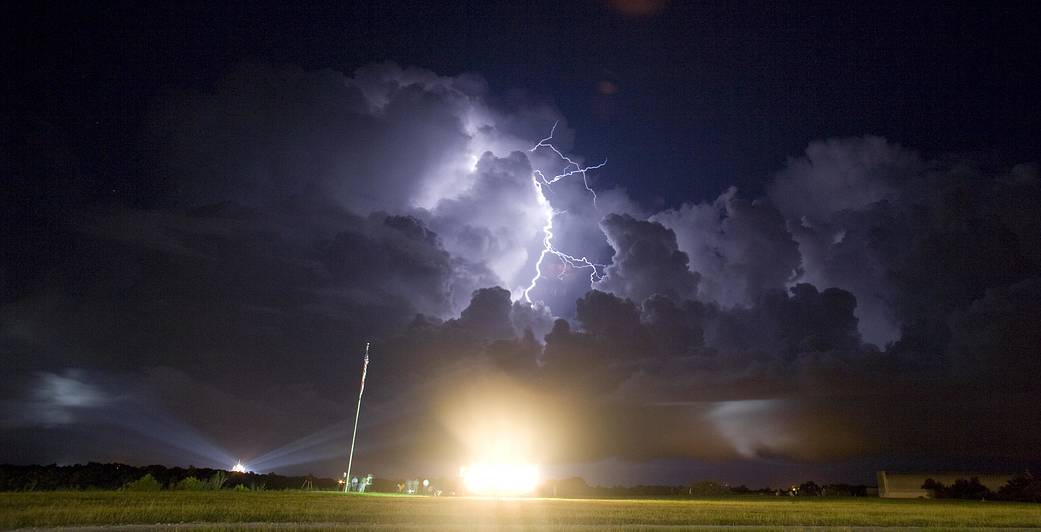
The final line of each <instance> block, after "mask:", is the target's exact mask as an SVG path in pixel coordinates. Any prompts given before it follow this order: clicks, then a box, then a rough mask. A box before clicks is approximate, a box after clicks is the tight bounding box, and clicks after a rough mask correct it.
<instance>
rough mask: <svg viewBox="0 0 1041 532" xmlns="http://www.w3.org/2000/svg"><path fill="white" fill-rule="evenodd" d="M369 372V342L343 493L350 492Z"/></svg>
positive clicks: (362, 368)
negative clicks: (366, 376)
mask: <svg viewBox="0 0 1041 532" xmlns="http://www.w3.org/2000/svg"><path fill="white" fill-rule="evenodd" d="M368 371H369V342H365V362H364V363H363V364H362V366H361V387H360V388H359V389H358V408H357V409H356V410H355V411H354V434H352V435H351V453H350V454H349V455H347V476H346V478H345V479H344V483H343V491H344V493H346V492H348V491H351V465H352V464H353V462H354V441H355V440H356V439H357V438H358V416H360V415H361V394H363V393H365V374H366V373H368Z"/></svg>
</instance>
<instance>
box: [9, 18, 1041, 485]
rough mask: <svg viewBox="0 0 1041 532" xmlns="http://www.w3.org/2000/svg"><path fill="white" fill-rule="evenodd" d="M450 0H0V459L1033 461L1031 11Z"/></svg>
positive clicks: (669, 468) (831, 471)
mask: <svg viewBox="0 0 1041 532" xmlns="http://www.w3.org/2000/svg"><path fill="white" fill-rule="evenodd" d="M440 4H441V3H439V2H382V3H377V4H371V5H365V4H363V3H361V2H339V3H329V4H320V3H308V4H307V5H305V6H303V7H301V6H296V5H294V6H286V5H279V4H272V3H267V2H258V3H255V4H254V3H238V2H234V3H224V4H222V5H214V4H212V3H205V4H204V3H199V4H189V3H179V4H178V5H167V6H150V5H147V4H146V3H120V2H106V3H102V4H100V5H93V4H90V3H79V4H67V3H47V2H39V3H32V4H31V5H30V3H17V2H6V3H4V4H3V7H2V12H0V16H2V18H3V20H4V21H5V22H4V26H5V27H4V31H3V32H2V34H3V36H2V37H0V39H2V40H0V42H2V46H3V54H2V55H3V71H4V78H5V79H4V92H5V98H4V104H3V105H4V107H5V111H4V113H3V115H2V117H0V140H2V147H0V172H2V174H0V179H2V182H3V187H2V188H3V192H2V196H0V200H2V202H3V203H2V209H0V210H2V211H3V214H0V222H2V223H3V229H2V235H3V242H2V246H0V251H2V254H0V258H2V264H0V290H2V292H0V305H2V306H0V357H2V360H3V364H2V367H3V369H2V371H3V372H4V374H5V375H4V378H3V383H2V384H0V449H2V451H0V462H6V461H11V462H55V461H57V462H76V461H87V460H123V461H129V462H135V463H140V462H160V461H166V462H169V463H178V464H185V463H189V462H192V461H195V463H197V464H199V465H202V462H203V461H208V462H207V463H206V464H205V465H211V463H212V465H226V464H223V463H221V462H222V461H226V460H227V459H228V458H229V457H241V458H243V459H246V460H249V459H254V461H255V462H257V467H258V468H266V469H275V470H279V471H290V472H291V471H310V472H315V473H318V474H321V475H329V476H332V475H336V474H337V472H338V471H339V470H338V469H337V468H339V467H341V466H340V465H339V464H340V455H341V454H342V446H343V443H344V440H343V438H344V434H345V429H344V426H343V422H344V420H346V419H347V418H348V417H349V416H348V414H347V413H346V412H347V411H348V410H349V409H350V405H349V403H350V401H345V400H344V397H345V396H349V395H350V394H351V393H353V391H349V393H346V394H345V393H344V392H343V388H342V387H343V383H344V382H349V383H351V384H350V386H349V387H348V388H349V390H353V386H354V384H353V383H354V382H355V381H356V379H357V373H358V371H359V370H358V368H357V367H356V366H357V360H355V359H354V358H353V355H352V356H351V357H345V352H346V353H353V352H354V351H355V349H354V346H359V345H362V344H363V342H364V341H365V340H367V339H372V340H373V341H374V344H375V353H376V354H375V360H376V361H377V362H376V363H375V365H374V367H373V370H372V371H373V373H372V375H371V378H372V379H373V383H374V384H373V389H372V391H371V393H372V403H371V405H372V406H371V408H372V410H371V411H367V412H366V414H368V415H369V416H371V417H370V418H369V419H368V421H367V423H368V424H367V425H365V426H366V427H367V429H366V430H368V431H369V432H368V434H370V437H369V438H368V439H367V440H366V439H364V438H363V442H365V444H364V445H363V447H362V448H361V455H360V457H359V459H360V461H361V464H362V466H363V467H369V468H372V469H374V470H376V471H378V472H379V471H386V472H388V473H387V474H392V475H405V474H413V471H416V470H417V469H419V470H437V468H439V467H446V466H445V464H451V463H455V462H453V460H455V461H458V460H459V459H460V458H459V456H460V452H462V451H460V448H466V447H467V446H471V445H474V444H473V440H474V438H476V436H474V433H475V432H480V430H478V429H476V428H474V426H472V423H471V421H467V419H471V418H478V419H479V418H481V417H482V416H485V417H494V416H493V414H492V413H489V412H476V413H475V412H471V411H470V410H469V409H470V408H471V405H472V404H474V403H475V402H477V403H480V402H482V401H486V398H482V397H484V396H482V395H481V394H482V393H485V394H487V395H488V396H491V397H495V398H496V400H495V401H487V402H489V405H488V406H487V408H488V409H490V411H492V412H493V413H494V412H495V411H496V410H495V409H496V408H499V409H501V410H502V411H512V412H515V413H516V415H517V416H518V417H520V418H523V419H526V420H528V424H527V425H525V424H524V423H522V422H520V421H518V422H517V425H518V426H520V427H521V428H520V429H517V430H530V431H531V433H532V434H535V435H537V436H532V437H538V438H545V439H546V441H545V442H544V443H545V444H544V445H543V446H541V447H542V449H540V451H539V452H540V453H542V454H543V455H544V456H542V458H543V459H544V461H545V462H546V463H547V464H552V466H551V467H553V468H559V469H558V470H559V471H561V474H564V473H571V472H579V473H581V474H583V475H586V476H587V477H589V478H591V479H594V480H598V481H603V482H610V483H636V482H655V481H658V480H660V481H662V482H666V481H667V482H685V481H688V480H692V479H694V478H701V477H713V476H714V477H719V478H723V479H724V480H730V481H734V482H750V483H765V482H776V483H782V482H789V481H799V480H804V479H805V478H804V477H806V478H809V477H811V476H812V477H816V478H819V479H821V480H857V481H863V480H867V479H870V472H871V471H872V470H873V469H874V468H878V467H908V468H914V467H925V468H928V467H935V468H957V467H979V468H990V469H995V468H997V469H1006V468H1015V467H1022V466H1023V465H1024V464H1029V463H1036V462H1037V461H1039V460H1041V456H1039V455H1038V454H1037V449H1038V448H1041V428H1039V427H1041V418H1039V417H1038V416H1039V415H1041V414H1039V413H1038V410H1037V409H1036V407H1034V406H1032V405H1036V404H1037V401H1041V386H1039V384H1038V381H1037V378H1036V375H1037V373H1036V372H1037V371H1039V370H1041V360H1039V358H1038V352H1039V347H1041V333H1039V328H1038V325H1037V324H1038V323H1041V316H1039V307H1038V301H1039V296H1041V277H1039V276H1038V275H1039V274H1038V272H1039V271H1041V227H1039V224H1038V222H1037V218H1038V217H1037V213H1036V210H1037V205H1038V201H1039V197H1041V196H1039V192H1038V190H1039V188H1038V187H1039V185H1038V166H1037V161H1038V160H1039V159H1038V153H1039V151H1041V133H1039V132H1041V128H1039V127H1038V126H1039V125H1041V124H1039V123H1038V122H1039V121H1038V104H1037V94H1038V93H1041V45H1039V44H1041V43H1039V38H1038V32H1037V21H1038V20H1041V6H1039V5H1038V4H1037V3H1013V2H1006V3H999V4H993V3H986V2H967V3H964V4H960V3H955V2H914V3H910V4H909V3H906V2H876V3H870V4H864V3H861V5H853V4H850V5H844V4H843V3H840V2H798V3H784V2H770V3H755V2H726V3H719V4H702V3H694V2H671V3H668V2H664V3H663V2H658V1H655V0H644V1H638V0H633V1H622V0H620V1H618V2H592V1H580V2H531V3H520V2H511V3H505V2H504V3H501V4H502V5H495V4H496V3H494V2H472V3H456V4H453V5H450V6H448V5H440ZM558 120H559V121H560V127H559V130H558V133H559V134H558V136H557V138H556V139H555V140H556V141H558V143H559V146H560V147H562V148H563V149H564V151H565V152H566V153H569V154H575V155H576V156H578V157H582V158H584V159H583V160H585V161H586V164H594V163H597V162H599V161H601V160H602V159H603V158H604V157H606V158H607V160H608V164H607V165H606V166H605V167H604V168H602V169H598V170H596V171H593V172H590V173H589V174H588V178H589V183H590V184H591V186H592V188H593V189H594V190H596V191H597V193H598V194H599V197H598V202H599V203H598V204H597V205H596V206H595V207H593V205H592V203H591V202H590V201H589V200H590V196H589V195H587V192H586V191H585V190H584V189H583V187H582V186H581V184H582V182H581V180H580V179H579V176H571V177H569V178H568V179H566V180H563V181H562V182H561V183H560V184H555V185H553V186H552V187H549V186H547V187H546V188H547V190H548V192H547V193H546V198H547V200H548V201H549V203H550V204H551V205H552V208H553V209H555V210H557V211H560V212H559V214H558V215H557V217H556V218H554V230H555V238H556V240H555V244H556V245H557V246H558V248H557V249H560V250H562V251H566V252H568V253H572V254H574V255H576V256H582V255H585V256H588V257H590V259H591V260H593V261H595V262H598V263H600V264H602V265H603V266H600V267H598V269H597V271H596V276H597V277H598V278H597V279H595V282H592V281H591V280H590V279H589V275H588V274H589V271H588V270H573V269H569V268H562V267H561V266H559V265H558V264H559V261H558V260H556V259H555V258H553V257H552V256H551V257H550V258H549V259H547V260H546V267H545V268H544V269H543V273H544V275H545V276H546V278H545V279H544V280H542V281H541V284H539V286H538V287H537V288H535V289H534V290H533V291H532V292H531V299H532V300H534V301H536V302H542V303H545V305H536V306H535V307H534V308H532V307H530V306H528V305H526V304H525V303H524V302H523V297H522V296H523V288H524V287H525V285H527V283H528V281H529V280H530V279H531V276H532V273H533V272H534V268H535V263H536V260H537V258H538V255H539V250H540V249H541V242H542V238H543V235H542V232H541V228H542V226H543V224H544V223H545V219H544V215H545V213H546V211H545V210H544V208H543V207H541V206H540V205H541V204H539V203H538V201H537V200H538V198H537V197H536V195H535V194H534V193H533V188H532V186H531V182H530V176H531V171H532V170H533V169H536V170H537V169H544V170H547V172H548V169H547V166H548V165H549V166H551V165H554V164H557V165H559V164H560V162H559V160H555V159H553V158H552V157H550V155H551V154H549V153H548V151H547V150H545V149H542V150H539V151H536V152H528V151H525V150H527V149H528V148H530V147H531V146H532V145H533V144H534V143H535V142H537V141H538V139H540V138H542V137H544V136H545V135H546V134H548V131H549V130H550V128H551V127H552V125H553V123H554V122H555V121H558ZM486 150H487V151H489V152H490V153H485V151H486ZM517 150H519V151H517ZM552 169H554V170H555V169H556V168H552ZM554 173H556V172H554ZM731 187H736V189H735V188H731ZM564 211H566V212H564ZM550 272H552V273H556V274H559V277H557V276H554V275H551V274H550ZM601 276H602V278H600V277H601ZM493 286H502V287H503V288H505V289H506V290H494V289H489V288H491V287H493ZM591 288H592V289H596V290H598V291H594V292H588V293H587V291H589V290H590V289H591ZM477 289H483V290H481V291H479V292H474V290H477ZM471 294H473V299H472V301H471ZM576 300H578V301H577V303H576ZM417 314H422V315H423V316H421V317H416V316H417ZM554 318H564V320H563V321H557V322H555V323H554ZM529 332H530V334H529ZM1031 375H1035V376H1033V377H1031ZM461 382H462V383H472V384H460V383H461ZM367 393H370V392H367ZM415 396H418V397H424V398H436V399H435V400H430V401H427V400H417V399H416V397H415ZM214 404H219V405H222V406H223V408H216V409H215V408H212V405H214ZM461 412H469V414H467V415H463V414H461ZM468 416H469V417H468ZM532 420H537V421H532ZM98 427H105V428H104V429H100V428H98ZM524 427H527V428H524ZM565 427H568V429H565ZM540 430H541V431H543V432H541V433H540V432H539V431H540ZM550 433H551V434H553V435H552V436H548V435H547V434H550ZM157 434H161V435H162V436H161V437H158V439H159V440H162V441H163V443H162V444H159V443H157V442H156V441H153V439H154V438H157V436H156V435H157ZM41 435H46V436H47V437H46V438H42V439H43V440H45V441H47V443H45V444H37V443H35V442H38V441H40V440H41V438H40V436H41ZM297 438H302V440H300V441H299V442H297V443H296V444H295V446H294V445H293V444H291V442H293V441H294V440H297ZM478 439H479V438H478ZM69 441H76V442H77V444H76V445H75V446H72V445H69V444H67V443H63V442H69ZM284 445H287V446H286V447H282V451H277V452H276V451H272V449H276V448H279V447H280V446H284ZM265 453H268V454H267V455H266V456H262V455H265ZM548 467H549V466H548ZM448 469H449V470H450V469H451V468H450V467H449V468H448Z"/></svg>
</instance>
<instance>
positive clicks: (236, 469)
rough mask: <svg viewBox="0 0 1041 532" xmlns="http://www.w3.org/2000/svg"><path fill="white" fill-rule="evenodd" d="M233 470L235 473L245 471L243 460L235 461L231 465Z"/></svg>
mask: <svg viewBox="0 0 1041 532" xmlns="http://www.w3.org/2000/svg"><path fill="white" fill-rule="evenodd" d="M231 471H232V472H233V473H245V472H246V466H244V465H242V462H235V465H233V466H231Z"/></svg>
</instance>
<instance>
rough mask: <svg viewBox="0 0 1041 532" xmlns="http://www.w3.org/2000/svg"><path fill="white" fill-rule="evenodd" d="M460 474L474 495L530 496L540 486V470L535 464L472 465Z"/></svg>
mask: <svg viewBox="0 0 1041 532" xmlns="http://www.w3.org/2000/svg"><path fill="white" fill-rule="evenodd" d="M459 474H460V475H461V476H462V477H463V483H464V484H465V485H466V491H467V492H468V493H470V494H473V495H506V496H510V495H528V494H530V493H532V492H534V491H535V489H536V488H537V487H538V485H539V468H538V466H536V465H534V464H523V463H515V464H501V463H500V464H471V465H470V466H468V467H463V468H461V469H460V470H459Z"/></svg>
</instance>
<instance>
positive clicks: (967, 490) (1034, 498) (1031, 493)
mask: <svg viewBox="0 0 1041 532" xmlns="http://www.w3.org/2000/svg"><path fill="white" fill-rule="evenodd" d="M922 489H927V490H930V491H932V494H933V497H936V498H937V499H972V500H998V501H1018V502H1041V477H1038V476H1035V475H1034V474H1032V473H1031V472H1030V471H1026V472H1023V473H1021V474H1018V475H1016V476H1014V477H1012V478H1011V479H1009V481H1008V482H1007V483H1005V485H1003V486H1001V487H1000V488H998V491H996V492H995V491H991V489H990V488H988V487H987V486H984V485H983V484H982V483H980V480H979V479H978V478H976V477H972V478H959V479H956V480H955V481H954V482H952V483H951V484H950V485H947V484H944V483H942V482H938V481H936V480H935V479H931V478H928V479H926V480H925V483H923V484H922Z"/></svg>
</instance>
